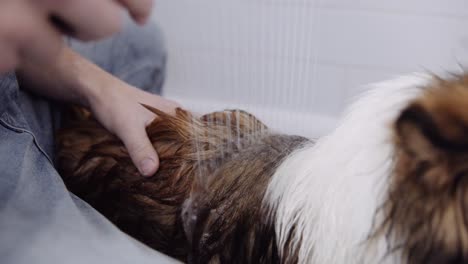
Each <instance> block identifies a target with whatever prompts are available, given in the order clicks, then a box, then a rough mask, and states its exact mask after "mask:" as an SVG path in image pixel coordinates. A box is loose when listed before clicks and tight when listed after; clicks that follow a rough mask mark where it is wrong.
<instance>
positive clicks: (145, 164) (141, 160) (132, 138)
mask: <svg viewBox="0 0 468 264" xmlns="http://www.w3.org/2000/svg"><path fill="white" fill-rule="evenodd" d="M120 138H121V139H122V141H123V142H124V144H125V147H126V148H127V151H128V153H129V154H130V157H131V159H132V161H133V164H135V166H136V167H137V168H138V171H139V172H140V173H141V174H142V175H143V176H152V175H153V174H155V173H156V171H157V170H158V167H159V158H158V154H157V153H156V150H155V149H154V147H153V145H152V144H151V142H150V140H149V139H148V135H147V134H146V130H145V128H141V127H136V126H133V127H131V128H129V130H127V131H125V133H122V135H120Z"/></svg>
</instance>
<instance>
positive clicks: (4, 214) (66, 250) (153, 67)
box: [0, 24, 172, 264]
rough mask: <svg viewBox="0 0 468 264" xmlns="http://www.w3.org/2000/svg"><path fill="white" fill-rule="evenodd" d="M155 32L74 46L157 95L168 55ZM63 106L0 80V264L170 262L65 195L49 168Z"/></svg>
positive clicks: (130, 31) (10, 78)
mask: <svg viewBox="0 0 468 264" xmlns="http://www.w3.org/2000/svg"><path fill="white" fill-rule="evenodd" d="M161 40H162V38H161V35H160V33H159V31H158V29H157V28H156V27H155V26H154V25H153V26H147V27H144V28H139V27H136V26H134V25H131V24H129V25H127V28H126V29H125V30H124V32H123V33H121V34H120V35H117V36H116V37H114V38H112V39H108V40H104V41H101V42H98V43H94V44H84V43H78V42H70V45H71V47H72V48H73V49H75V50H76V51H78V52H79V53H81V54H82V55H84V56H85V57H88V58H89V59H91V60H92V61H94V62H95V63H96V64H98V65H99V66H101V67H102V68H104V69H105V70H107V71H109V72H110V73H112V74H114V75H115V76H117V77H119V78H121V79H122V80H124V81H126V82H128V83H130V84H132V85H135V86H137V87H140V88H142V89H145V90H147V91H150V92H153V93H159V92H160V89H161V86H162V83H163V78H164V66H165V52H164V49H163V45H162V41H161ZM59 123H60V105H58V104H54V103H51V102H49V101H47V100H45V99H43V98H41V97H38V96H35V95H32V94H29V93H28V92H27V87H22V85H21V84H19V83H18V82H17V80H16V77H15V75H14V74H6V75H3V76H0V159H1V162H0V263H2V264H8V263H15V264H17V263H25V264H31V263H38V264H42V263H44V264H45V263H47V264H50V263H60V264H62V263H79V264H84V263H86V264H89V263H99V264H101V263H167V262H172V260H170V259H169V258H167V257H165V256H164V255H162V254H160V253H158V252H155V251H153V250H151V249H149V248H147V247H146V246H144V245H142V244H140V243H139V242H136V241H135V240H134V239H132V238H130V237H128V236H127V235H125V234H124V233H122V232H121V231H120V230H118V229H117V228H116V227H115V226H114V225H112V224H111V223H110V222H109V221H108V220H107V219H105V218H104V217H103V216H102V215H100V214H99V213H98V212H97V211H95V210H94V209H93V208H91V207H90V206H89V205H88V204H86V203H85V202H83V201H82V200H80V199H79V198H77V197H76V196H74V195H73V194H71V193H69V192H68V191H67V189H66V187H65V185H64V183H63V182H62V180H61V178H60V175H59V174H58V173H57V171H56V170H55V168H54V164H53V160H54V152H53V150H54V149H53V148H54V144H53V142H54V132H55V130H56V128H57V126H58V125H59Z"/></svg>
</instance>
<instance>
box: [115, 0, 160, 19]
mask: <svg viewBox="0 0 468 264" xmlns="http://www.w3.org/2000/svg"><path fill="white" fill-rule="evenodd" d="M117 1H118V2H119V3H121V4H122V5H123V6H124V7H125V8H127V10H128V12H129V13H130V15H131V16H132V18H133V19H134V20H135V21H136V22H137V23H139V24H144V23H146V21H147V20H148V18H149V16H150V15H151V10H152V7H153V0H117Z"/></svg>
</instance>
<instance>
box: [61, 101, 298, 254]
mask: <svg viewBox="0 0 468 264" xmlns="http://www.w3.org/2000/svg"><path fill="white" fill-rule="evenodd" d="M147 108H148V109H150V110H151V111H153V112H154V113H155V114H157V116H158V117H157V119H156V120H155V121H154V122H153V123H152V124H151V125H149V126H148V127H147V133H148V135H149V138H150V140H151V142H152V143H153V145H154V147H155V148H156V150H157V152H158V154H159V158H160V167H159V170H158V172H157V173H156V174H155V175H154V176H153V177H150V178H144V177H141V175H140V174H139V173H138V170H137V169H136V168H135V167H134V165H133V164H132V161H131V159H130V156H129V154H128V153H127V151H126V149H125V147H124V145H123V143H122V142H121V141H120V140H119V139H118V138H117V137H115V136H113V135H112V134H111V133H109V132H108V131H106V130H105V129H104V128H103V127H101V126H100V125H99V124H98V123H97V122H96V121H95V120H94V119H93V118H92V117H91V116H90V114H89V113H88V112H87V111H86V110H83V109H80V108H74V110H73V112H72V114H71V115H70V116H69V117H68V122H67V124H66V126H65V127H66V128H64V129H63V130H62V131H61V132H60V133H59V135H58V139H57V164H58V168H59V171H60V173H61V175H62V177H63V179H64V181H65V183H66V185H67V187H68V188H69V189H70V190H71V191H72V192H73V193H75V194H76V195H78V196H79V197H81V198H82V199H84V200H85V201H87V202H88V203H89V204H91V205H92V206H93V207H95V208H96V209H97V210H98V211H100V212H101V213H102V214H103V215H105V216H106V217H107V218H109V219H110V220H111V221H112V222H113V223H114V224H116V225H117V226H118V227H119V228H121V229H122V230H123V231H124V232H126V233H128V234H129V235H131V236H133V237H135V238H137V239H138V240H140V241H142V242H143V243H145V244H147V245H149V246H150V247H152V248H154V249H156V250H159V251H161V252H163V253H166V254H168V255H170V256H172V257H175V258H177V259H179V260H182V261H187V262H190V263H227V262H228V263H279V262H281V259H280V257H279V255H278V250H277V248H276V241H275V239H276V237H275V232H274V220H273V219H271V218H269V217H267V214H268V212H267V210H266V209H265V208H264V207H263V206H262V200H263V196H264V193H265V190H266V188H267V185H268V182H269V180H270V177H271V176H272V174H273V173H274V171H275V168H276V166H278V165H279V164H280V163H281V161H282V160H283V159H284V158H285V157H286V156H287V155H288V154H290V153H291V151H293V150H294V149H296V148H298V147H299V146H301V145H302V144H303V143H304V142H306V141H307V140H306V139H305V138H302V137H297V136H285V135H279V134H275V133H273V132H271V131H270V130H269V129H268V128H267V127H266V126H265V125H264V124H263V123H261V122H260V121H259V120H258V119H257V118H255V117H254V116H252V115H251V114H249V113H247V112H243V111H239V110H232V111H222V112H215V113H211V114H208V115H205V116H202V117H200V118H198V117H195V116H193V115H191V114H190V113H189V112H187V111H185V110H182V109H177V111H176V114H175V116H170V115H168V114H165V113H163V112H161V111H159V110H157V109H154V108H151V107H147ZM290 259H292V258H291V257H290Z"/></svg>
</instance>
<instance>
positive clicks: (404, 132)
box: [395, 104, 439, 161]
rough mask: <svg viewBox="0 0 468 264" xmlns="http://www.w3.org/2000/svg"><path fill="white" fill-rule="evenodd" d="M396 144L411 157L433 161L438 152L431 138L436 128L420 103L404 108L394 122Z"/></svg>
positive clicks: (435, 132)
mask: <svg viewBox="0 0 468 264" xmlns="http://www.w3.org/2000/svg"><path fill="white" fill-rule="evenodd" d="M395 130H396V137H397V142H398V143H399V144H398V145H399V146H400V147H401V148H402V149H403V150H404V151H406V152H407V153H408V154H409V155H410V156H412V157H413V158H417V159H418V160H428V161H433V160H434V159H435V158H436V156H437V154H438V153H439V150H438V148H437V147H436V146H435V144H434V142H433V140H434V138H437V136H434V135H436V134H437V133H438V131H437V130H438V128H437V126H436V124H435V123H434V120H432V118H431V116H430V115H429V113H428V112H427V111H426V110H425V109H424V108H423V107H422V106H420V105H418V104H413V105H411V106H410V107H408V108H406V109H405V110H404V111H403V112H402V113H401V115H400V117H399V118H398V119H397V121H396V123H395Z"/></svg>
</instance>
